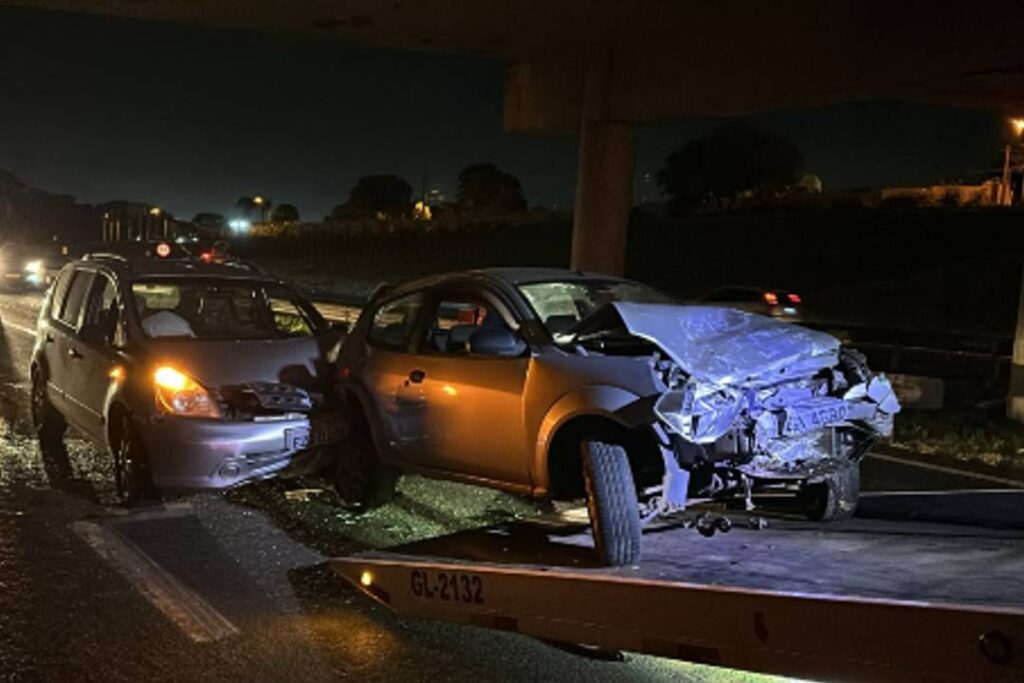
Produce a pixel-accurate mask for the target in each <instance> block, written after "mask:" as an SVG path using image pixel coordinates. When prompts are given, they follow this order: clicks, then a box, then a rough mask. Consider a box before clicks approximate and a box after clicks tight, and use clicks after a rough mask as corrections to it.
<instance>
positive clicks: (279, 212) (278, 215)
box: [270, 204, 299, 223]
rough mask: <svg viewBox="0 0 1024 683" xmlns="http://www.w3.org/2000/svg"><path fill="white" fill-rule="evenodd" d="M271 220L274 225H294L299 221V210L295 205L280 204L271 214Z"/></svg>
mask: <svg viewBox="0 0 1024 683" xmlns="http://www.w3.org/2000/svg"><path fill="white" fill-rule="evenodd" d="M270 220H271V221H272V222H274V223H293V222H295V221H297V220H299V210H298V209H297V208H296V207H295V205H294V204H278V205H277V206H275V207H274V210H273V211H271V212H270Z"/></svg>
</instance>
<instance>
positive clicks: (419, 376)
mask: <svg viewBox="0 0 1024 683" xmlns="http://www.w3.org/2000/svg"><path fill="white" fill-rule="evenodd" d="M426 376H427V373H425V372H423V371H422V370H413V371H412V372H410V373H409V382H412V383H413V384H419V383H420V382H422V381H423V379H424V378H425V377H426ZM409 382H406V384H408V383H409Z"/></svg>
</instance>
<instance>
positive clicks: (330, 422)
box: [309, 417, 345, 446]
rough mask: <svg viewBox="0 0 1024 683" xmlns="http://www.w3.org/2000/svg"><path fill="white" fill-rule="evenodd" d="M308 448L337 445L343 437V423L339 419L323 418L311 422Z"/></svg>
mask: <svg viewBox="0 0 1024 683" xmlns="http://www.w3.org/2000/svg"><path fill="white" fill-rule="evenodd" d="M310 429H311V431H312V435H311V436H310V440H309V445H310V446H324V445H326V444H332V443H337V442H338V441H341V439H342V437H344V436H345V422H344V420H342V419H341V418H340V417H325V418H318V419H314V420H313V424H312V425H311V427H310Z"/></svg>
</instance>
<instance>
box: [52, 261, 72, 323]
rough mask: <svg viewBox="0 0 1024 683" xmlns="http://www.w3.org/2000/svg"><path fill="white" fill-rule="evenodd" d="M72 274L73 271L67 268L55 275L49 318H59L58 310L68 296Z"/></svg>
mask: <svg viewBox="0 0 1024 683" xmlns="http://www.w3.org/2000/svg"><path fill="white" fill-rule="evenodd" d="M74 274H75V271H74V270H73V269H71V268H68V269H66V270H64V271H62V272H61V274H60V275H59V276H58V277H57V282H55V283H54V285H53V296H52V297H51V298H50V317H51V318H54V319H58V320H59V319H60V310H61V307H62V306H63V305H64V300H65V299H66V298H67V296H68V287H69V286H70V285H71V278H72V277H74Z"/></svg>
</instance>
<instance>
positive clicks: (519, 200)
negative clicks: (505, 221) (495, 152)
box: [456, 164, 526, 215]
mask: <svg viewBox="0 0 1024 683" xmlns="http://www.w3.org/2000/svg"><path fill="white" fill-rule="evenodd" d="M456 206H457V207H458V209H459V210H460V211H463V212H467V213H473V214H484V215H488V214H509V213H522V212H523V211H526V198H525V197H524V196H523V189H522V186H521V185H520V183H519V179H518V178H516V177H515V176H514V175H511V174H509V173H506V172H505V171H502V170H501V169H500V168H498V167H497V166H495V165H494V164H474V165H473V166H467V167H466V168H464V169H462V172H461V173H459V191H458V195H457V201H456Z"/></svg>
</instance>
